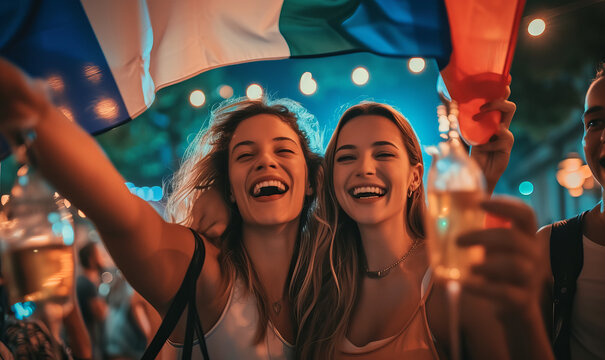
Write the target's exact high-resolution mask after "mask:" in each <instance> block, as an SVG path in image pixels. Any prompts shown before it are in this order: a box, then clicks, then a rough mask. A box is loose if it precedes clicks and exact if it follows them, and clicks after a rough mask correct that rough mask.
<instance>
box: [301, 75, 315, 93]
mask: <svg viewBox="0 0 605 360" xmlns="http://www.w3.org/2000/svg"><path fill="white" fill-rule="evenodd" d="M299 88H300V92H302V93H303V94H305V95H312V94H314V93H315V91H317V82H316V81H315V80H314V79H313V75H312V74H311V73H310V72H308V71H307V72H306V73H304V74H302V76H301V77H300V84H299Z"/></svg>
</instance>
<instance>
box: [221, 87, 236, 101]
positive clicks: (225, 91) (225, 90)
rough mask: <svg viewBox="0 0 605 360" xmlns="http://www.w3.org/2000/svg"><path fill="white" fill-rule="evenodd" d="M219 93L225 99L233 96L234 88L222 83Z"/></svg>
mask: <svg viewBox="0 0 605 360" xmlns="http://www.w3.org/2000/svg"><path fill="white" fill-rule="evenodd" d="M218 94H219V95H220V97H222V98H223V99H229V98H230V97H232V96H233V88H232V87H231V86H229V85H222V86H221V87H220V88H219V89H218Z"/></svg>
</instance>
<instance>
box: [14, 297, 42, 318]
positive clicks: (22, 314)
mask: <svg viewBox="0 0 605 360" xmlns="http://www.w3.org/2000/svg"><path fill="white" fill-rule="evenodd" d="M11 308H12V309H13V312H14V313H15V317H16V318H17V320H23V319H25V318H28V317H30V316H32V314H33V313H34V311H35V310H36V304H34V303H33V302H31V301H28V302H24V303H16V304H15V305H13V306H11Z"/></svg>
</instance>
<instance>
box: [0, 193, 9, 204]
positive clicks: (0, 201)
mask: <svg viewBox="0 0 605 360" xmlns="http://www.w3.org/2000/svg"><path fill="white" fill-rule="evenodd" d="M1 199H2V200H0V203H2V205H6V203H7V202H8V199H10V195H2V198H1Z"/></svg>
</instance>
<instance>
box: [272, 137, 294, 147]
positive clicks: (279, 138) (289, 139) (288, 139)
mask: <svg viewBox="0 0 605 360" xmlns="http://www.w3.org/2000/svg"><path fill="white" fill-rule="evenodd" d="M273 141H290V142H292V143H294V145H298V143H297V142H296V141H294V139H292V138H289V137H287V136H278V137H276V138H273Z"/></svg>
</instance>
